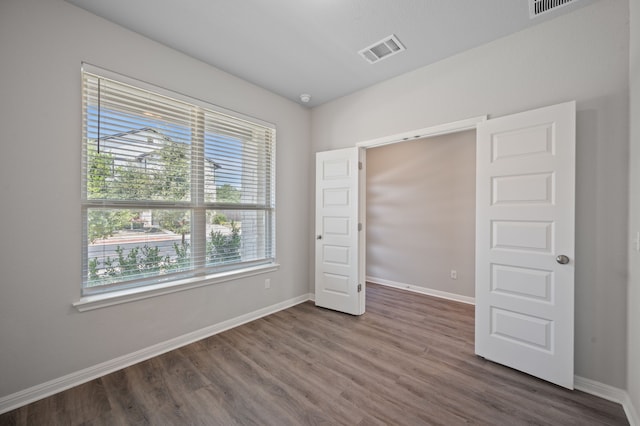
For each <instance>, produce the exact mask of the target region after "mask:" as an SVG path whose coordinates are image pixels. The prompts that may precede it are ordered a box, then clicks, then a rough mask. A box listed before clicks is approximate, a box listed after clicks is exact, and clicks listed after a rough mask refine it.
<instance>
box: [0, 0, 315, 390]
mask: <svg viewBox="0 0 640 426" xmlns="http://www.w3.org/2000/svg"><path fill="white" fill-rule="evenodd" d="M81 61H87V62H89V63H92V64H95V65H98V66H101V67H104V68H107V69H111V70H113V71H117V72H119V73H122V74H125V75H128V76H131V77H134V78H138V79H141V80H145V81H148V82H151V83H155V84H157V85H160V86H163V87H167V88H170V89H172V90H175V91H177V92H181V93H184V94H186V95H190V96H194V97H196V98H199V99H202V100H205V101H208V102H211V103H214V104H217V105H220V106H223V107H225V108H229V109H233V110H237V111H240V112H242V113H245V114H248V115H252V116H254V117H257V118H260V119H263V120H266V121H270V122H272V123H274V124H276V126H277V132H278V133H277V134H278V143H277V167H278V169H277V177H276V179H277V187H278V194H277V253H278V261H279V263H280V264H281V267H280V269H279V270H278V271H277V272H273V273H270V274H267V275H259V276H255V277H251V278H246V279H242V280H237V281H232V282H227V283H222V284H218V285H213V286H208V287H201V288H197V289H193V290H188V291H181V292H178V293H173V294H170V295H165V296H159V297H155V298H152V299H146V300H142V301H136V302H131V303H126V304H122V305H118V306H113V307H108V308H103V309H98V310H94V311H90V312H85V313H79V312H77V311H76V309H75V308H73V307H72V306H71V303H72V302H74V301H76V300H78V299H79V297H80V287H81V282H80V276H81V274H80V253H81V234H80V228H81V218H80V152H81V150H80V148H81V128H82V125H81V96H80V87H81V84H80V62H81ZM0 75H1V76H2V78H1V79H0V117H2V125H1V126H0V150H1V151H0V200H2V201H1V203H2V204H1V206H2V207H1V209H0V211H1V213H0V217H1V220H0V235H1V236H2V238H0V398H2V397H3V396H6V395H9V394H12V393H15V392H18V391H20V390H23V389H26V388H28V387H30V386H34V385H38V384H41V383H43V382H46V381H49V380H52V379H55V378H59V377H61V376H63V375H66V374H68V373H72V372H76V371H78V370H81V369H83V368H87V367H90V366H93V365H96V364H99V363H101V362H105V361H108V360H111V359H114V358H116V357H118V356H122V355H125V354H130V353H132V352H134V351H137V350H140V349H143V348H146V347H149V346H151V345H154V344H157V343H160V342H165V341H167V340H169V339H172V338H175V337H177V336H181V335H184V334H186V333H189V332H192V331H195V330H198V329H201V328H203V327H206V326H209V325H213V324H217V323H219V322H221V321H224V320H227V319H230V318H234V317H236V316H239V315H242V314H246V313H249V312H252V311H255V310H257V309H260V308H263V307H266V306H269V305H272V304H275V303H278V302H281V301H284V300H288V299H291V298H293V297H296V296H300V295H306V294H307V293H308V286H307V277H308V265H309V257H308V239H307V236H306V231H307V230H308V229H309V226H310V225H309V217H310V212H309V210H308V203H307V201H306V200H307V199H308V197H309V195H308V193H307V183H308V180H307V179H308V170H309V167H310V164H309V162H310V159H311V153H310V148H309V144H310V142H309V141H310V135H309V127H310V113H309V111H308V110H307V109H305V108H302V107H300V106H299V105H297V104H295V103H293V102H290V101H288V100H285V99H284V98H281V97H279V96H276V95H274V94H272V93H270V92H267V91H266V90H264V89H261V88H258V87H256V86H254V85H251V84H249V83H246V82H244V81H242V80H240V79H238V78H236V77H233V76H231V75H229V74H226V73H224V72H222V71H219V70H217V69H215V68H212V67H210V66H208V65H205V64H203V63H201V62H198V61H196V60H194V59H192V58H189V57H187V56H186V55H184V54H181V53H178V52H176V51H174V50H171V49H169V48H167V47H164V46H162V45H160V44H157V43H154V42H152V41H150V40H148V39H145V38H143V37H141V36H139V35H137V34H135V33H132V32H130V31H128V30H125V29H123V28H121V27H118V26H116V25H113V24H111V23H109V22H107V21H105V20H102V19H100V18H97V17H96V16H94V15H91V14H89V13H88V12H85V11H83V10H81V9H79V8H76V7H75V6H72V5H70V4H68V3H65V2H63V1H61V0H2V1H1V2H0ZM267 277H268V278H271V289H269V290H265V289H264V279H265V278H267Z"/></svg>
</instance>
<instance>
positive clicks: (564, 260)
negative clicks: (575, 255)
mask: <svg viewBox="0 0 640 426" xmlns="http://www.w3.org/2000/svg"><path fill="white" fill-rule="evenodd" d="M556 262H558V263H559V264H561V265H566V264H567V263H569V258H568V257H567V256H565V255H564V254H561V255H559V256H558V257H556Z"/></svg>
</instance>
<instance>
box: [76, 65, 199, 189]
mask: <svg viewBox="0 0 640 426" xmlns="http://www.w3.org/2000/svg"><path fill="white" fill-rule="evenodd" d="M83 75H84V97H85V99H84V101H85V136H86V149H87V153H86V154H87V170H86V172H87V183H88V187H87V192H86V196H87V199H91V200H114V201H120V200H136V201H141V200H148V201H160V202H184V201H189V200H190V196H191V187H190V180H191V166H190V162H191V153H190V151H191V144H192V140H191V139H192V127H191V124H192V115H193V107H192V106H191V105H189V104H187V103H185V102H181V101H177V100H174V99H170V98H168V97H165V96H161V95H158V94H155V93H151V92H149V91H146V90H142V89H138V88H135V87H132V86H129V85H126V84H123V83H119V82H116V81H113V80H109V79H106V78H102V77H99V76H96V75H93V74H89V73H84V74H83Z"/></svg>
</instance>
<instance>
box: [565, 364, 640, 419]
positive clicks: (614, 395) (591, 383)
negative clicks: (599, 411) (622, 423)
mask: <svg viewBox="0 0 640 426" xmlns="http://www.w3.org/2000/svg"><path fill="white" fill-rule="evenodd" d="M573 385H574V387H575V388H576V389H577V390H580V391H582V392H586V393H588V394H591V395H594V396H597V397H600V398H603V399H606V400H607V401H612V402H617V403H618V404H620V405H622V408H623V409H624V412H625V414H626V415H627V420H628V421H629V424H630V425H631V426H640V422H639V421H638V412H637V411H636V409H635V407H634V406H633V404H632V403H631V398H630V397H629V394H628V393H627V391H625V390H623V389H619V388H615V387H613V386H609V385H605V384H604V383H600V382H596V381H595V380H591V379H585V378H584V377H580V376H574V378H573Z"/></svg>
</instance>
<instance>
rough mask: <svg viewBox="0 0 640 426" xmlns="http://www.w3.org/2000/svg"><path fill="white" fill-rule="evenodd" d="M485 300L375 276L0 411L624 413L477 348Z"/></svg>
mask: <svg viewBox="0 0 640 426" xmlns="http://www.w3.org/2000/svg"><path fill="white" fill-rule="evenodd" d="M473 327H474V324H473V306H470V305H465V304H462V303H457V302H450V301H445V300H441V299H436V298H431V297H428V296H423V295H418V294H413V293H408V292H404V291H401V290H396V289H391V288H386V287H382V286H378V285H371V284H369V285H367V313H366V314H365V315H363V316H361V317H353V316H349V315H345V314H340V313H337V312H333V311H329V310H325V309H319V308H316V307H315V306H314V305H313V303H311V302H307V303H303V304H301V305H298V306H295V307H293V308H290V309H287V310H285V311H281V312H278V313H276V314H273V315H270V316H268V317H265V318H262V319H259V320H257V321H254V322H251V323H249V324H246V325H243V326H240V327H237V328H235V329H232V330H229V331H226V332H224V333H221V334H218V335H216V336H213V337H210V338H208V339H205V340H202V341H199V342H196V343H194V344H191V345H189V346H185V347H183V348H181V349H178V350H175V351H172V352H169V353H167V354H164V355H162V356H159V357H156V358H153V359H150V360H148V361H145V362H142V363H139V364H137V365H134V366H132V367H128V368H125V369H123V370H120V371H117V372H115V373H113V374H109V375H107V376H104V377H101V378H99V379H96V380H93V381H91V382H89V383H86V384H84V385H81V386H78V387H75V388H73V389H70V390H68V391H65V392H62V393H59V394H57V395H54V396H52V397H49V398H46V399H43V400H41V401H38V402H35V403H33V404H30V405H27V406H25V407H22V408H19V409H17V410H14V411H12V412H9V413H6V414H4V415H2V416H0V424H1V425H145V424H151V425H278V426H284V425H447V426H450V425H460V424H479V425H623V424H628V423H627V420H626V417H625V415H624V411H623V409H622V407H621V406H620V405H619V404H615V403H612V402H609V401H606V400H603V399H600V398H596V397H594V396H591V395H588V394H585V393H583V392H579V391H573V392H571V391H568V390H565V389H563V388H560V387H557V386H554V385H551V384H549V383H546V382H543V381H541V380H538V379H535V378H533V377H530V376H528V375H525V374H522V373H519V372H517V371H514V370H511V369H509V368H506V367H503V366H500V365H497V364H494V363H491V362H488V361H486V360H483V359H481V358H478V357H476V356H475V355H474V354H473V332H474V331H473Z"/></svg>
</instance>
